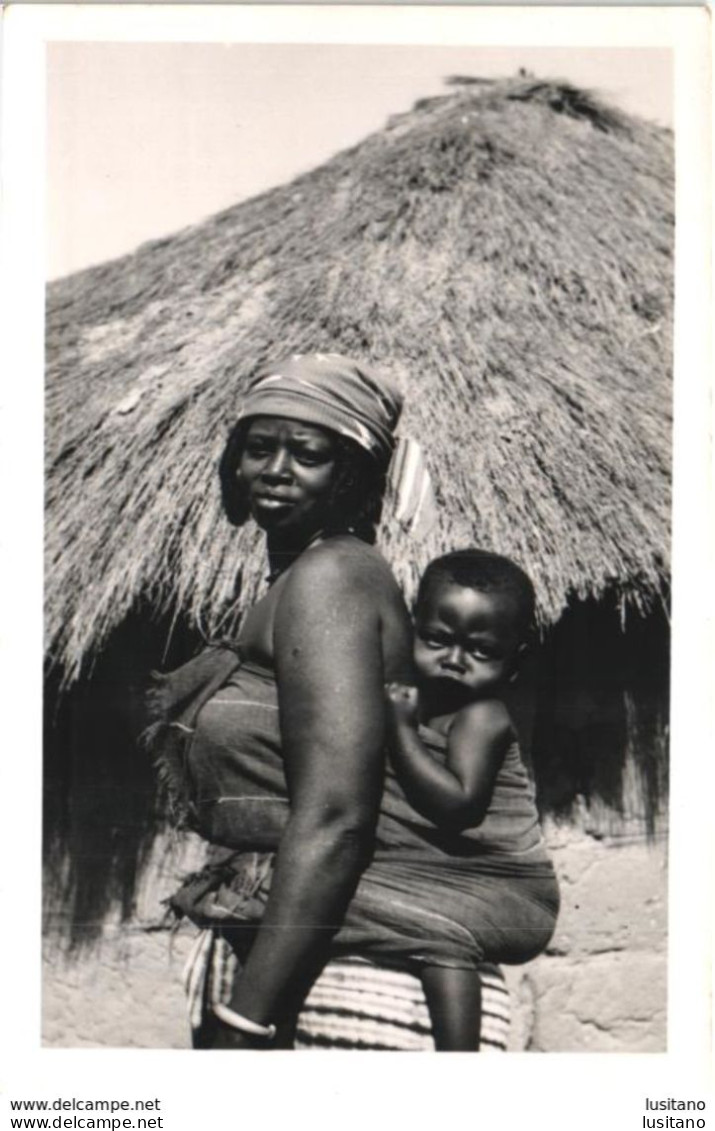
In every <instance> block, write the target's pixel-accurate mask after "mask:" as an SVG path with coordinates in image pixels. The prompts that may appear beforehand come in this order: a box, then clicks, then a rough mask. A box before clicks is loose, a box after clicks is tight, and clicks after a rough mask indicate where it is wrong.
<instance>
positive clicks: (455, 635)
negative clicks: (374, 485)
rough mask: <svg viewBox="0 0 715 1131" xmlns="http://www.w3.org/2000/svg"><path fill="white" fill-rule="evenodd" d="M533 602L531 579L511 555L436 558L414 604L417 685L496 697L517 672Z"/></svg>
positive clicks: (469, 696) (461, 553)
mask: <svg viewBox="0 0 715 1131" xmlns="http://www.w3.org/2000/svg"><path fill="white" fill-rule="evenodd" d="M534 605H535V600H534V587H533V585H532V583H531V581H530V580H529V578H528V577H527V575H526V574H525V573H524V571H523V570H522V569H520V567H519V566H518V565H516V564H515V563H514V562H512V561H510V560H509V558H504V557H502V556H501V555H499V554H491V553H489V552H488V551H487V550H457V551H455V552H454V553H451V554H445V555H444V557H441V558H435V560H434V561H432V562H430V563H429V565H428V566H427V569H426V570H425V572H424V575H423V577H422V580H421V582H420V587H419V590H418V593H417V601H416V603H415V651H414V660H415V668H416V669H417V677H418V682H419V684H420V685H421V687H422V688H423V689H424V688H425V687H426V685H428V684H432V683H433V681H437V680H439V681H440V684H441V686H442V687H443V688H444V690H445V691H453V692H457V691H459V692H460V696H459V697H461V698H464V699H465V700H475V699H480V698H483V697H485V696H489V695H493V694H498V693H499V689H500V687H501V686H502V685H503V684H504V683H505V682H506V681H508V680H509V678H510V677H511V676H512V675H513V674H514V673H515V671H516V666H517V660H518V657H519V654H520V653H521V652H522V651H523V649H524V647H525V644H526V641H527V639H528V636H529V634H530V632H531V630H532V627H533V622H534ZM433 689H434V690H438V685H437V684H436V683H435V684H434V688H433Z"/></svg>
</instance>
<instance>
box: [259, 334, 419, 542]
mask: <svg viewBox="0 0 715 1131" xmlns="http://www.w3.org/2000/svg"><path fill="white" fill-rule="evenodd" d="M402 400H403V398H402V394H401V393H400V391H399V389H397V387H396V386H395V385H393V384H392V383H391V382H390V381H388V380H386V379H385V377H383V376H382V375H381V374H377V373H376V372H375V371H374V369H371V368H370V367H369V366H368V365H366V364H365V363H364V362H362V361H356V360H355V359H354V358H351V357H345V356H343V355H342V354H339V353H311V354H300V353H296V354H292V355H291V356H290V357H287V358H285V360H283V361H281V362H278V363H277V364H275V365H272V366H270V368H268V369H267V370H265V371H264V372H263V373H261V374H260V375H259V376H258V377H256V378H255V379H254V380H253V381H252V382H251V384H250V385H249V386H248V389H247V391H246V394H245V396H244V399H243V403H242V405H241V410H240V412H239V415H238V420H237V423H239V422H241V421H246V420H248V419H250V418H251V417H254V416H282V417H287V418H288V419H291V420H300V421H301V422H302V423H304V424H316V425H318V426H320V427H322V428H329V429H330V430H331V431H333V432H336V433H337V434H338V435H339V436H346V437H347V438H348V439H350V440H352V441H353V442H354V443H356V444H357V445H358V446H359V447H361V448H362V449H363V450H364V451H366V452H368V453H369V454H370V455H371V456H373V457H374V459H375V460H377V461H378V463H379V464H381V465H382V467H384V468H385V469H386V470H388V468H389V470H388V486H389V490H390V493H391V495H392V496H393V505H394V514H395V517H396V518H397V520H398V521H399V522H400V524H401V525H402V526H403V527H404V528H405V529H407V530H409V531H411V532H413V533H415V532H417V530H418V529H419V530H420V531H426V530H427V529H429V527H430V526H431V525H432V523H433V522H434V519H435V516H436V515H435V504H434V495H433V491H432V483H431V479H430V474H429V471H428V470H427V466H426V464H425V462H424V458H423V456H422V452H421V449H420V447H419V444H417V443H416V441H414V440H411V439H408V438H402V439H400V440H399V441H397V440H396V439H395V435H394V433H395V428H396V427H397V422H398V420H399V418H400V413H401V411H402Z"/></svg>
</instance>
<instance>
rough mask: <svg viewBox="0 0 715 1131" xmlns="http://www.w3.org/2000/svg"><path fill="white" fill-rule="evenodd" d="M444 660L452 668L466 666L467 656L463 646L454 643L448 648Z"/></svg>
mask: <svg viewBox="0 0 715 1131" xmlns="http://www.w3.org/2000/svg"><path fill="white" fill-rule="evenodd" d="M444 662H445V664H447V665H448V666H449V667H452V668H460V669H462V668H464V662H465V656H464V649H463V648H462V646H461V645H460V644H453V645H452V647H451V648H449V649H448V650H447V655H446V656H445V658H444Z"/></svg>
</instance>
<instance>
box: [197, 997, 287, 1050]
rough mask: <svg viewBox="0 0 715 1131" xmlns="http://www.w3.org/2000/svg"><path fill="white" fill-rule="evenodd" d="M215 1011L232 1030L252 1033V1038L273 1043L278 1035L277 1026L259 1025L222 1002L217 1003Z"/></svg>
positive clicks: (220, 1019)
mask: <svg viewBox="0 0 715 1131" xmlns="http://www.w3.org/2000/svg"><path fill="white" fill-rule="evenodd" d="M213 1011H214V1013H215V1014H216V1016H217V1017H218V1019H219V1021H223V1022H224V1024H226V1025H230V1026H231V1028H232V1029H238V1030H239V1032H241V1033H250V1035H251V1036H252V1037H263V1038H264V1040H266V1041H272V1040H273V1038H274V1037H275V1035H276V1027H275V1025H259V1024H258V1022H257V1021H251V1019H250V1017H244V1016H243V1015H242V1014H241V1013H236V1012H235V1011H234V1010H233V1009H229V1008H228V1006H227V1005H222V1004H221V1002H220V1001H217V1002H216V1004H215V1005H214V1007H213Z"/></svg>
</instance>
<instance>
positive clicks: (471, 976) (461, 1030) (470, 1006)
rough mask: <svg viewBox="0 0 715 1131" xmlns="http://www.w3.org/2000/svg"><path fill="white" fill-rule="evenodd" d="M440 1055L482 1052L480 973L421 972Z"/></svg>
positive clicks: (434, 969)
mask: <svg viewBox="0 0 715 1131" xmlns="http://www.w3.org/2000/svg"><path fill="white" fill-rule="evenodd" d="M420 977H421V979H422V988H423V989H424V992H425V998H426V999H427V1008H428V1009H429V1014H430V1019H431V1021H432V1033H433V1035H434V1043H435V1048H436V1049H437V1051H438V1052H479V1035H480V1032H481V1027H482V983H481V981H480V978H479V973H478V971H476V970H455V969H453V968H452V967H451V966H423V967H422V969H421V972H420Z"/></svg>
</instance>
